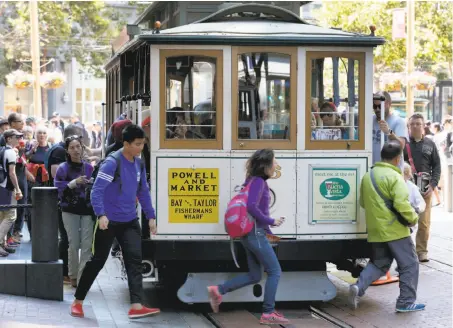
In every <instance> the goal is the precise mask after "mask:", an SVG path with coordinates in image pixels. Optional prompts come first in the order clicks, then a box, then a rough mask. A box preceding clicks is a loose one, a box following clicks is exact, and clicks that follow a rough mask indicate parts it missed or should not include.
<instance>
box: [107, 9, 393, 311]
mask: <svg viewBox="0 0 453 328" xmlns="http://www.w3.org/2000/svg"><path fill="white" fill-rule="evenodd" d="M384 42H385V40H384V39H383V38H381V37H377V36H375V35H374V31H372V32H371V33H370V34H369V35H362V34H357V33H349V32H346V31H342V30H339V29H328V28H323V27H319V26H315V25H311V24H308V23H307V22H305V21H303V20H302V19H301V18H300V17H298V16H297V15H295V14H293V13H292V12H290V11H287V10H285V9H282V8H279V7H275V6H272V5H265V4H235V5H232V6H230V7H228V8H226V9H222V10H220V11H218V12H216V13H214V14H212V15H210V16H208V17H206V18H204V19H202V20H200V21H197V22H195V23H191V24H188V25H184V26H179V27H175V28H169V29H165V30H159V29H158V28H156V29H154V30H152V31H144V32H141V33H140V34H139V35H136V36H135V37H134V38H133V39H132V40H131V41H129V42H128V43H127V44H125V45H124V46H123V47H122V48H121V49H120V50H119V51H118V52H117V53H116V54H115V57H114V58H112V60H111V61H110V62H109V64H108V65H107V67H106V69H107V76H108V78H107V80H108V88H107V89H108V90H109V91H108V98H109V102H110V104H111V106H110V107H109V106H107V113H106V115H107V118H110V119H111V118H113V117H115V116H117V115H118V114H119V112H123V111H125V109H127V110H130V109H131V108H132V112H133V113H132V114H131V115H133V116H134V115H135V117H139V116H140V115H141V114H140V112H141V110H142V109H143V108H146V109H150V111H151V127H150V136H151V137H150V146H151V149H150V153H151V194H152V198H153V203H154V206H155V208H156V213H157V234H156V235H153V236H151V237H150V238H144V239H143V242H142V245H143V259H144V263H146V267H147V268H148V269H147V272H146V273H144V276H145V277H146V278H147V279H149V280H159V281H160V282H162V283H163V284H164V285H173V286H174V287H176V288H175V292H177V295H178V297H179V299H180V300H181V301H182V302H185V303H204V302H207V301H208V295H207V293H206V286H208V285H211V284H215V283H220V282H222V281H223V280H224V279H227V278H229V277H230V276H232V275H235V274H237V273H238V272H240V271H245V270H247V264H246V260H245V259H246V258H245V254H244V251H243V249H242V247H241V245H240V243H239V242H235V243H234V245H235V248H236V252H237V257H238V261H239V264H240V268H237V267H236V266H235V265H234V262H233V260H232V255H231V251H230V240H229V237H228V235H227V234H226V232H225V228H224V223H223V215H224V212H225V209H226V206H227V203H228V201H229V200H230V199H231V198H232V197H233V195H234V194H235V193H236V192H237V191H238V190H240V188H241V185H242V184H243V182H244V180H245V164H246V161H247V159H248V158H249V156H250V155H251V154H252V153H253V152H254V151H255V150H256V149H261V148H272V149H274V151H275V153H276V158H277V160H278V163H279V166H278V168H277V171H276V173H275V175H274V176H273V177H272V178H271V179H270V180H269V181H268V183H269V186H270V188H271V189H272V197H273V199H272V207H271V215H273V216H275V217H278V216H285V217H286V222H285V224H284V225H282V226H280V227H278V228H273V232H274V233H275V234H276V235H277V236H278V237H279V238H280V239H279V241H278V242H276V243H275V244H274V249H275V252H276V254H277V256H278V259H279V261H280V263H281V266H282V271H283V272H282V277H281V280H280V284H279V289H278V293H277V301H315V300H319V301H328V300H330V299H332V298H334V297H335V295H336V289H335V286H334V285H333V284H332V282H331V281H330V280H329V278H328V275H327V274H326V264H327V263H329V262H330V263H333V264H335V265H336V266H337V267H338V269H340V270H348V271H350V272H352V273H353V275H354V276H358V274H359V273H360V270H361V267H360V266H359V265H358V264H357V260H358V259H362V258H369V256H370V247H369V245H368V244H367V241H366V237H367V228H366V222H365V217H364V212H363V210H362V209H361V208H360V205H359V184H360V180H361V178H362V176H363V175H364V174H365V173H366V172H367V171H368V169H369V168H370V166H371V152H372V134H371V132H370V131H369V130H368V131H367V129H366V127H369V126H371V125H372V115H373V109H372V104H373V89H372V88H373V49H374V47H376V46H379V45H382V44H383V43H384ZM125 90H128V91H125ZM125 92H129V93H130V94H132V93H134V94H135V95H133V96H132V97H129V101H127V99H125V98H122V99H118V98H120V96H122V97H125V96H127V95H128V94H127V93H125ZM136 93H140V94H141V95H140V96H137V95H136ZM134 99H137V100H134ZM122 100H125V101H122ZM115 102H116V105H114V104H115ZM143 102H146V103H145V104H143ZM325 103H327V104H328V106H327V107H329V108H327V107H326V105H325ZM143 105H144V106H143ZM332 105H333V106H332ZM324 108H327V109H325V110H324ZM338 108H342V111H341V112H340V111H339V110H338ZM321 109H322V110H321ZM263 287H264V284H263V282H261V283H259V284H257V285H255V286H250V287H246V288H243V289H241V290H238V291H235V292H232V293H229V294H228V295H225V296H224V302H236V301H241V302H255V301H260V300H262V298H263Z"/></svg>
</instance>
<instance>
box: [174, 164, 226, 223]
mask: <svg viewBox="0 0 453 328" xmlns="http://www.w3.org/2000/svg"><path fill="white" fill-rule="evenodd" d="M168 184H169V185H168V196H169V202H168V204H169V206H168V207H169V208H168V214H169V223H218V221H219V169H183V168H178V169H175V168H172V169H169V170H168Z"/></svg>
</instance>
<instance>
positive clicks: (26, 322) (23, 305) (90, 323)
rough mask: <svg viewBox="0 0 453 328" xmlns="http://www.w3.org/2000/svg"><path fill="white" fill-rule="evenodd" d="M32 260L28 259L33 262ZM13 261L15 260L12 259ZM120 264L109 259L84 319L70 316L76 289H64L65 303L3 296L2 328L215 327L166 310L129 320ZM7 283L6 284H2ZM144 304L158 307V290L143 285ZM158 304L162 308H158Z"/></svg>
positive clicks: (194, 316) (86, 305) (90, 296)
mask: <svg viewBox="0 0 453 328" xmlns="http://www.w3.org/2000/svg"><path fill="white" fill-rule="evenodd" d="M23 240H24V246H21V248H22V249H21V253H22V255H24V254H25V255H27V254H28V255H30V257H31V252H30V250H31V245H30V244H28V245H27V243H28V242H27V240H28V234H27V233H24V238H23ZM30 257H29V258H30ZM9 258H10V259H13V257H12V256H11V257H9ZM120 271H121V270H120V263H119V261H118V260H117V259H114V258H111V257H109V259H108V260H107V263H106V265H105V267H104V269H103V270H102V271H101V272H100V274H99V276H98V278H97V279H96V281H95V282H94V284H93V286H92V288H91V290H90V292H89V293H88V296H87V299H86V300H85V302H84V307H83V308H84V312H85V318H83V319H81V318H74V317H71V316H70V314H69V308H70V305H71V303H72V301H73V295H74V291H75V289H74V288H72V287H71V286H69V285H65V286H64V301H63V302H58V301H46V300H40V299H34V298H26V297H21V296H12V295H5V294H0V328H15V327H17V328H35V327H105V328H113V327H121V328H122V327H137V328H139V327H147V328H149V327H152V328H169V327H172V328H173V327H175V328H192V327H193V328H206V327H212V325H211V324H210V323H209V322H208V321H207V320H206V319H205V318H203V317H201V316H200V315H198V314H194V313H189V312H175V311H172V310H167V309H163V311H162V312H161V313H160V314H159V315H158V316H155V317H150V318H145V319H139V320H129V319H128V317H127V312H128V310H129V305H130V303H129V292H128V287H127V281H126V280H123V279H122V277H121V276H120ZM0 283H4V282H0ZM144 287H145V303H146V304H147V305H148V306H151V307H158V306H159V305H161V302H158V301H157V299H156V295H158V294H159V293H156V292H155V290H153V288H152V286H151V285H150V284H144ZM158 303H159V304H158Z"/></svg>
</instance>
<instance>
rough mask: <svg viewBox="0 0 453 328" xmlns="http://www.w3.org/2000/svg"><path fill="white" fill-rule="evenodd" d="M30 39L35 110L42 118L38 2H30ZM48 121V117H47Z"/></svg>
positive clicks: (36, 114)
mask: <svg viewBox="0 0 453 328" xmlns="http://www.w3.org/2000/svg"><path fill="white" fill-rule="evenodd" d="M30 38H31V40H30V41H31V61H32V71H33V77H34V79H35V80H34V82H33V110H34V113H33V114H34V116H36V117H42V116H43V113H42V101H41V83H40V81H39V78H40V74H41V71H40V57H41V54H40V50H39V25H38V1H37V0H30ZM46 119H47V117H46Z"/></svg>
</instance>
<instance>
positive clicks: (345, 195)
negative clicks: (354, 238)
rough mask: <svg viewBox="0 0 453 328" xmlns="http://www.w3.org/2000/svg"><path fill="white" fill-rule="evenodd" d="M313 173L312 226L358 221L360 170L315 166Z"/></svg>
mask: <svg viewBox="0 0 453 328" xmlns="http://www.w3.org/2000/svg"><path fill="white" fill-rule="evenodd" d="M311 174H312V177H311V181H312V195H313V197H312V204H311V217H310V221H311V223H312V224H315V223H335V222H339V223H340V222H341V223H344V222H356V221H357V205H358V193H357V191H358V187H357V185H358V174H357V169H355V168H315V167H314V168H313V169H312V171H311Z"/></svg>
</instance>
